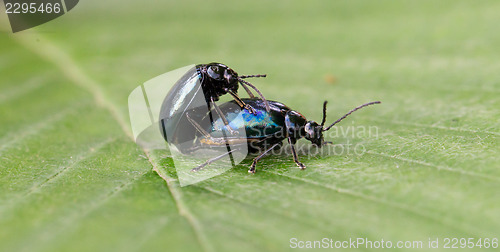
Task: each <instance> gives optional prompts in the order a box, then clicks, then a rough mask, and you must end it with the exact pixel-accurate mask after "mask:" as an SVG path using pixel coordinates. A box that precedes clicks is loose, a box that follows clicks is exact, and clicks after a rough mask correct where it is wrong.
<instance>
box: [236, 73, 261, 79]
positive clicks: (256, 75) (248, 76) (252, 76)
mask: <svg viewBox="0 0 500 252" xmlns="http://www.w3.org/2000/svg"><path fill="white" fill-rule="evenodd" d="M266 76H267V74H252V75H240V76H238V78H242V79H245V78H255V77H266Z"/></svg>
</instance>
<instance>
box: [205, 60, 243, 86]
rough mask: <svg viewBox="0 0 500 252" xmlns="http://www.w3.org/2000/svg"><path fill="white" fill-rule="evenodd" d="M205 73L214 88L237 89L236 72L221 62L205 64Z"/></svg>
mask: <svg viewBox="0 0 500 252" xmlns="http://www.w3.org/2000/svg"><path fill="white" fill-rule="evenodd" d="M207 75H208V77H209V78H210V80H211V82H212V83H214V84H215V85H216V88H221V89H229V90H231V91H233V92H235V93H236V92H237V91H238V73H236V72H235V71H234V70H233V69H231V68H229V67H228V66H226V65H224V64H221V63H215V62H214V63H210V64H207Z"/></svg>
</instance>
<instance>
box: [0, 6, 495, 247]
mask: <svg viewBox="0 0 500 252" xmlns="http://www.w3.org/2000/svg"><path fill="white" fill-rule="evenodd" d="M499 13H500V2H498V1H348V0H344V1H317V0H314V1H263V0H262V1H261V0H253V1H175V2H174V1H169V2H166V1H151V0H149V1H122V0H120V1H96V0H93V1H92V0H86V1H80V3H79V4H78V5H77V6H76V7H75V8H74V9H73V10H72V11H71V12H69V13H68V14H66V15H64V16H62V17H60V18H58V19H56V20H53V21H51V22H49V23H46V24H44V25H41V26H38V27H36V28H34V29H30V30H26V31H23V32H20V33H16V34H12V32H11V31H10V30H9V27H8V21H7V18H6V15H4V14H0V17H1V23H2V27H3V30H2V32H1V33H0V125H1V127H0V251H30V252H31V251H236V250H237V251H262V250H272V251H286V250H289V249H290V245H291V244H290V238H294V237H295V238H297V239H298V240H320V239H322V238H323V237H327V238H332V239H334V240H348V239H349V238H353V239H355V238H358V237H361V238H367V239H370V240H374V241H375V240H381V239H384V240H391V241H394V242H395V241H413V240H421V241H424V247H427V246H428V244H427V243H428V239H429V238H431V239H436V238H439V239H440V244H439V245H440V247H442V246H443V245H444V243H443V238H445V237H451V238H452V237H457V238H462V237H464V238H469V237H471V238H474V239H475V241H477V240H478V239H479V238H482V239H484V238H490V239H491V238H500V234H499V230H500V200H499V195H500V183H499V181H500V169H499V168H500V148H499V146H500V145H499V138H500V120H499V118H500V112H499V107H500V99H499V97H500V96H499V95H500V77H499V73H500V62H499V58H500V50H499V48H500V47H499V45H500V32H499V29H500V26H499ZM212 61H218V62H223V63H225V64H227V65H229V66H231V67H232V68H234V69H235V70H236V71H238V72H239V73H240V74H260V73H266V74H268V77H267V78H265V79H254V80H253V83H254V84H255V85H256V86H258V87H259V88H260V90H261V91H262V92H263V93H264V94H265V95H266V97H267V98H269V99H272V100H279V101H281V102H283V103H285V104H287V105H289V106H290V107H292V108H294V109H297V110H298V111H300V112H301V113H302V114H304V115H306V116H307V118H308V119H313V120H320V118H321V105H322V102H323V100H328V101H329V107H328V116H329V117H328V118H329V122H331V121H333V120H334V119H336V118H338V117H340V116H341V115H343V113H345V112H346V111H348V110H349V109H351V108H353V107H354V106H357V105H359V104H361V103H364V102H368V101H372V100H381V101H382V102H383V103H382V104H381V105H377V106H374V107H371V108H369V109H365V110H364V111H360V112H356V114H354V115H353V116H352V117H349V119H348V120H347V121H345V122H343V125H344V126H354V127H357V126H375V127H378V129H379V132H378V137H377V136H373V135H371V136H364V137H352V136H350V135H349V136H340V137H337V138H335V139H328V140H330V141H334V142H335V143H336V144H339V145H340V146H342V145H345V144H347V143H360V144H363V146H364V147H365V148H366V152H365V153H363V154H362V155H354V154H352V153H351V154H347V153H342V154H338V155H324V156H315V157H307V156H302V157H301V160H302V162H303V163H304V164H305V165H306V166H307V167H308V168H307V169H306V170H304V171H301V170H299V169H297V167H296V166H295V164H294V163H293V161H292V158H291V156H287V155H278V156H272V157H268V158H265V159H263V160H262V162H261V163H260V166H258V172H257V173H256V174H254V175H251V174H248V173H247V169H248V166H249V164H250V162H251V161H250V160H247V161H245V162H243V163H242V164H240V165H238V166H237V167H236V168H234V169H232V170H230V171H229V172H226V173H224V174H223V175H220V176H218V177H215V178H213V179H211V180H207V181H204V182H202V183H199V184H196V185H194V186H188V187H180V186H179V183H178V181H177V180H176V174H175V169H174V168H173V166H172V160H171V158H169V156H168V155H166V154H165V153H161V152H158V153H154V152H153V153H150V152H147V153H146V152H144V151H143V150H141V149H140V147H138V146H137V145H136V144H135V143H134V141H133V140H132V138H131V133H130V126H129V122H128V110H127V97H128V94H129V93H130V92H131V91H132V90H133V89H134V88H135V87H136V86H138V85H140V84H141V83H143V82H144V81H146V80H148V79H150V78H153V77H155V76H157V75H159V74H162V73H165V72H167V71H170V70H173V69H176V68H178V67H182V66H185V65H189V64H196V63H208V62H212ZM242 94H243V93H242ZM158 175H160V176H158Z"/></svg>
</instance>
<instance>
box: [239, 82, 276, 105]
mask: <svg viewBox="0 0 500 252" xmlns="http://www.w3.org/2000/svg"><path fill="white" fill-rule="evenodd" d="M238 81H239V82H240V83H241V84H242V85H247V86H249V87H251V88H253V90H255V92H257V94H259V96H260V98H262V100H263V101H264V104H266V110H267V112H269V111H271V107H270V106H269V102H267V100H266V98H265V97H264V95H263V94H262V93H261V92H260V91H259V90H258V89H257V88H256V87H255V86H254V85H252V83H250V82H248V81H245V80H243V79H242V78H240V77H238Z"/></svg>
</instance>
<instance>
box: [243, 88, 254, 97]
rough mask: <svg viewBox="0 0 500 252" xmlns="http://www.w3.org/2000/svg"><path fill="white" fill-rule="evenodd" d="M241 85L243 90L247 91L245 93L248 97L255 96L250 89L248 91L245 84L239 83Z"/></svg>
mask: <svg viewBox="0 0 500 252" xmlns="http://www.w3.org/2000/svg"><path fill="white" fill-rule="evenodd" d="M241 86H242V87H243V88H244V89H245V91H247V94H248V96H250V98H255V95H253V93H252V91H250V89H249V88H248V87H247V86H245V85H241Z"/></svg>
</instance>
